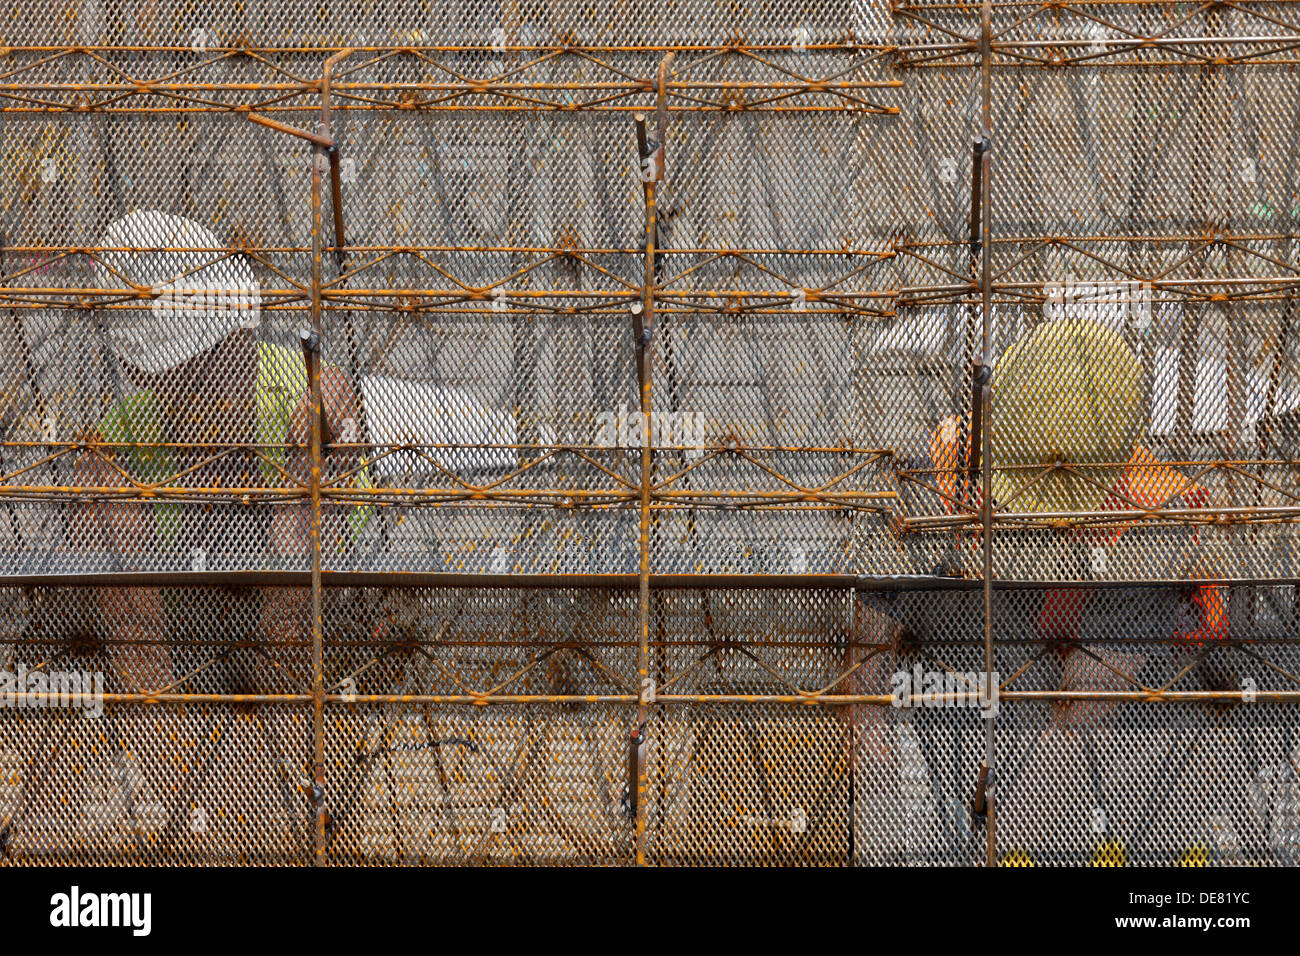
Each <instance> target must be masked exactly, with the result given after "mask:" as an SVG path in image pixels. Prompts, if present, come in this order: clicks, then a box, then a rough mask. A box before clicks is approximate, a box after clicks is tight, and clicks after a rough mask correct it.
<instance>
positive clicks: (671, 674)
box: [0, 0, 1300, 865]
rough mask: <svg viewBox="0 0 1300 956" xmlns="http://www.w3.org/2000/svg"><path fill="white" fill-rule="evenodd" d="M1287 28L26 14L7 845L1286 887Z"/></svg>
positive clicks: (1017, 15) (938, 12) (1165, 5)
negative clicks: (1251, 881)
mask: <svg viewBox="0 0 1300 956" xmlns="http://www.w3.org/2000/svg"><path fill="white" fill-rule="evenodd" d="M1292 7H1293V5H1291V4H1286V3H1275V2H1266V0H1258V2H1242V3H1234V4H1231V5H1227V6H1225V5H1221V4H1219V5H1213V4H1212V5H1202V6H1197V5H1187V4H1182V3H1174V2H1143V3H1107V2H1093V0H1078V2H1070V3H1063V4H1043V3H1037V2H1029V0H1026V2H1011V3H1001V2H1000V3H997V4H994V5H992V6H991V8H990V9H989V14H990V24H989V34H988V36H987V38H985V39H987V41H988V42H987V43H986V44H982V43H981V40H982V36H981V31H982V29H983V28H982V17H981V14H982V10H981V8H980V7H979V6H978V5H971V4H961V3H949V2H939V0H933V2H932V0H911V2H897V3H890V4H886V3H883V2H874V0H810V2H806V3H795V4H790V3H779V2H762V3H749V4H718V3H713V2H707V0H703V2H699V3H695V4H687V5H682V4H678V3H675V2H660V0H649V2H634V3H594V4H593V3H586V2H576V0H554V2H538V3H528V4H523V5H520V4H517V3H504V2H496V0H487V2H478V3H475V2H462V3H452V4H448V3H434V2H424V0H421V2H415V0H404V2H400V3H384V4H378V3H369V2H367V3H337V2H317V0H312V2H299V0H294V2H290V3H287V4H285V3H269V2H245V3H241V4H238V5H236V6H233V7H230V8H224V7H220V6H217V5H212V4H192V3H188V2H186V3H165V2H164V3H160V2H156V0H150V2H139V3H135V2H108V0H75V2H72V0H70V2H62V3H54V4H49V3H40V4H38V3H33V2H30V0H10V2H7V3H5V4H4V6H3V12H4V22H5V23H6V31H5V37H4V41H3V45H2V46H0V165H2V166H3V168H4V169H5V170H6V175H5V177H4V178H3V180H0V312H2V313H3V314H2V315H0V507H2V508H3V514H0V579H3V580H0V587H2V588H8V589H7V590H0V609H2V610H0V613H2V614H3V622H4V624H3V632H2V633H0V651H2V652H3V654H2V655H0V656H2V657H3V660H2V661H0V664H3V665H4V666H3V667H0V670H5V672H6V674H15V675H16V674H17V673H18V672H21V673H22V674H23V675H27V676H30V675H31V674H32V673H39V674H41V675H42V679H48V677H49V675H55V674H57V675H60V676H59V677H58V680H60V681H67V680H72V678H74V677H75V678H76V679H77V680H78V681H82V682H83V683H82V684H80V685H78V686H82V687H83V689H85V686H86V685H84V680H86V679H92V678H96V675H98V680H99V683H98V684H93V683H92V685H91V687H92V688H97V690H94V692H93V693H89V696H86V695H82V696H77V694H76V693H75V692H74V693H73V694H72V697H71V698H69V699H64V698H67V696H68V695H67V694H62V697H60V696H59V694H61V693H62V692H63V691H64V690H66V689H67V688H66V687H65V686H64V684H59V685H58V687H57V688H49V690H56V689H57V691H58V693H55V694H53V696H51V695H50V694H49V693H45V692H41V691H40V690H39V688H38V689H37V691H36V696H35V697H32V696H31V693H28V694H27V696H26V697H24V698H23V701H22V706H17V705H15V706H13V707H12V708H11V707H8V706H7V705H6V707H4V708H0V852H3V854H4V858H5V859H6V860H7V861H10V862H17V863H47V862H50V863H52V862H89V863H96V862H143V861H167V862H182V863H241V862H242V863H257V862H264V863H309V862H337V863H357V864H383V863H409V864H421V863H453V864H454V863H488V864H561V863H570V864H592V863H600V864H632V863H642V862H650V863H661V864H673V865H684V864H698V863H708V864H727V863H749V864H832V865H871V864H908V865H943V864H947V865H955V864H976V863H981V862H986V861H988V860H989V859H990V858H992V859H993V860H996V861H1000V862H1002V863H1004V864H1034V865H1044V864H1067V865H1089V864H1095V865H1115V864H1123V865H1127V864H1137V863H1150V864H1159V865H1168V864H1201V863H1218V864H1234V863H1290V862H1295V849H1296V836H1295V834H1296V832H1297V829H1298V826H1297V823H1296V821H1295V819H1294V813H1293V810H1294V804H1295V802H1296V801H1295V787H1296V776H1295V775H1296V760H1297V757H1296V754H1297V747H1298V746H1300V740H1298V739H1297V733H1296V720H1295V704H1296V700H1297V691H1298V690H1300V688H1298V687H1297V681H1300V677H1298V676H1297V675H1300V661H1298V660H1296V653H1295V647H1294V645H1293V644H1292V643H1291V641H1292V640H1293V634H1294V629H1295V620H1294V595H1293V590H1294V589H1293V587H1292V586H1291V585H1290V584H1289V583H1288V582H1291V581H1293V580H1294V579H1295V578H1296V569H1297V567H1300V563H1298V559H1300V555H1298V554H1297V551H1296V548H1297V544H1296V542H1297V537H1296V535H1295V531H1294V521H1295V519H1296V516H1297V515H1300V510H1298V506H1300V498H1298V497H1297V495H1296V486H1297V482H1296V466H1297V459H1298V458H1300V456H1298V454H1297V441H1298V440H1300V424H1298V423H1300V351H1298V349H1300V346H1298V345H1297V343H1298V342H1300V337H1298V333H1297V329H1296V325H1297V322H1296V317H1295V315H1294V314H1293V312H1294V303H1293V292H1294V286H1295V280H1296V278H1297V267H1298V266H1297V248H1296V241H1295V237H1294V235H1293V234H1294V233H1295V225H1296V218H1297V215H1298V214H1300V206H1298V205H1297V203H1300V199H1298V198H1297V197H1298V196H1300V182H1298V181H1297V165H1296V161H1295V156H1296V154H1297V151H1296V142H1295V138H1296V136H1295V129H1296V127H1297V124H1296V122H1295V121H1294V120H1295V119H1296V117H1295V115H1294V114H1295V108H1294V106H1293V104H1294V102H1296V101H1297V96H1296V93H1297V92H1298V91H1297V90H1296V88H1295V87H1296V80H1295V72H1294V71H1295V67H1296V65H1297V60H1296V57H1295V48H1296V45H1297V43H1298V42H1300V19H1297V17H1296V15H1295V12H1294V10H1293V9H1292ZM986 70H987V84H986V82H985V71H986ZM983 136H987V137H988V143H985V142H984V141H983V140H982V139H980V137H983ZM973 138H974V142H973ZM986 145H987V146H989V147H990V151H987V152H986V151H985V146H986ZM982 157H984V158H988V161H989V164H990V165H989V167H988V176H987V178H986V179H984V178H981V175H980V172H981V162H982ZM985 252H987V268H985V260H984V254H985ZM985 364H986V365H987V366H988V387H989V393H988V396H987V398H988V408H987V411H985V410H984V408H983V407H982V401H983V397H984V396H983V395H982V394H981V386H982V384H983V383H984V381H985V378H984V372H983V367H984V365H985ZM317 397H319V399H320V402H319V405H318V404H317ZM985 438H987V440H988V443H989V446H988V447H989V455H988V456H987V457H988V460H987V461H984V460H983V457H984V456H983V455H982V454H980V453H979V452H978V451H977V450H976V449H978V448H979V443H980V442H981V441H982V440H983V439H985ZM986 477H987V481H988V484H987V490H986V485H985V479H986ZM986 496H987V497H988V498H989V501H988V505H989V515H988V518H989V520H988V524H987V526H986V523H985V520H984V506H985V503H986V501H985V499H986ZM986 542H987V547H986ZM90 575H100V576H101V577H100V579H98V580H96V579H92V578H88V577H87V576H90ZM855 576H856V577H855ZM985 582H987V583H988V584H989V586H990V589H991V593H992V599H991V610H990V612H989V613H988V614H986V610H985V605H984V601H983V594H982V590H981V585H982V584H984V583H985ZM54 585H60V586H59V587H56V586H54ZM63 585H78V586H76V587H71V586H68V587H62V586H63ZM317 609H319V615H317V614H316V611H317ZM986 652H987V653H991V655H992V668H993V669H994V670H996V672H997V674H996V676H995V677H994V678H992V680H993V682H994V684H995V685H996V686H997V687H998V689H999V691H1000V693H999V695H998V698H997V700H996V703H995V706H994V707H993V709H992V710H990V709H989V702H988V701H987V700H983V701H982V702H981V700H979V699H973V698H972V695H974V698H978V697H979V694H978V693H977V692H979V691H980V690H981V689H983V691H985V692H987V691H988V690H989V683H988V681H989V678H988V675H986V674H985V673H984V671H985V670H986ZM27 689H28V691H31V687H30V686H28V688H27ZM0 690H2V689H0ZM74 691H75V687H74ZM43 694H44V695H43ZM986 696H987V694H986ZM42 701H44V702H45V703H41V702H42ZM101 705H102V709H103V715H102V716H98V717H94V718H88V717H84V716H81V715H80V714H79V713H78V712H77V711H78V710H82V711H85V710H86V709H87V708H90V709H96V708H98V707H99V706H101ZM990 759H991V760H992V766H991V771H992V773H991V776H990V777H989V778H988V779H989V780H991V790H989V791H988V792H989V793H990V794H991V795H992V807H993V810H992V813H993V816H992V820H993V821H994V824H995V826H994V831H995V840H993V841H990V840H989V832H990V830H989V818H988V817H987V809H986V808H985V807H984V806H983V805H981V804H980V802H979V801H976V800H974V798H975V796H976V793H977V791H978V790H979V787H980V786H981V784H979V783H978V781H981V780H984V779H985V777H984V773H985V771H986V770H987V769H990V768H987V767H986V766H985V764H986V762H987V761H989V760H990ZM981 792H982V791H981Z"/></svg>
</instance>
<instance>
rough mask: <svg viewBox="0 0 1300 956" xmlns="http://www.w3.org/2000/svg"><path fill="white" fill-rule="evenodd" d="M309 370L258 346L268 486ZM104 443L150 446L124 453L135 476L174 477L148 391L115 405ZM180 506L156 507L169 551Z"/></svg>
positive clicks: (355, 523) (362, 518) (259, 415)
mask: <svg viewBox="0 0 1300 956" xmlns="http://www.w3.org/2000/svg"><path fill="white" fill-rule="evenodd" d="M308 384H309V383H308V381H307V366H306V363H305V362H304V361H303V357H302V355H301V353H299V352H295V351H294V350H292V349H287V348H284V347H282V346H279V345H273V344H271V343H269V342H261V341H259V342H258V343H257V380H256V383H255V384H254V386H253V387H254V404H255V420H256V424H255V428H256V435H255V439H254V440H255V442H256V443H257V445H259V446H260V451H261V452H262V454H264V455H265V456H266V458H267V459H269V461H262V462H261V466H262V474H263V476H264V477H265V479H266V482H267V484H279V483H280V481H281V475H280V472H279V470H278V468H277V466H279V467H283V466H284V463H285V459H286V452H287V449H286V448H284V447H283V446H284V444H285V443H286V441H287V439H288V436H289V419H290V417H291V416H292V415H293V410H294V408H295V407H296V406H297V404H298V401H299V400H300V398H301V397H302V394H303V393H304V392H305V391H306V390H307V387H308ZM97 431H98V433H99V437H100V439H101V440H102V441H106V442H139V443H141V444H143V445H145V446H149V445H152V446H154V447H137V448H130V449H124V451H125V457H126V458H127V460H128V461H129V462H130V463H131V470H132V471H133V473H134V474H135V476H136V477H137V478H138V479H140V480H141V481H146V482H156V481H161V480H163V479H164V478H166V477H167V476H168V475H170V474H174V473H175V456H174V454H173V452H174V449H171V448H166V447H158V446H159V444H160V443H162V442H165V441H167V440H168V439H167V437H166V435H165V434H164V426H163V417H162V414H161V412H160V410H159V403H158V397H157V395H155V394H154V392H153V390H152V389H145V390H143V391H139V392H136V393H135V394H134V395H129V396H127V397H126V398H124V399H122V400H120V401H118V402H115V403H114V404H113V405H112V407H110V408H109V410H108V412H107V413H106V414H105V415H104V417H103V418H102V419H100V421H99V424H98V426H97ZM354 483H355V486H357V487H363V488H368V487H370V486H371V485H370V475H369V469H367V468H365V467H362V469H361V470H360V471H359V472H358V473H357V477H356V478H355V479H354ZM372 511H373V509H372V508H369V507H366V506H364V505H358V506H354V507H353V508H352V509H351V511H350V513H349V515H348V521H349V523H350V524H351V526H352V533H353V536H354V537H355V536H356V535H357V534H359V533H360V532H361V529H362V528H364V527H365V525H366V522H367V521H369V520H370V515H371V512H372ZM180 513H181V506H180V505H179V504H178V503H176V502H159V503H157V504H155V505H154V515H155V519H156V520H157V522H158V533H159V538H160V541H161V543H162V545H163V546H164V547H169V546H170V545H171V543H172V541H173V540H174V539H175V536H176V531H177V529H178V528H179V521H180Z"/></svg>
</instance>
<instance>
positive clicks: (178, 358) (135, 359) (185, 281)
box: [95, 209, 261, 374]
mask: <svg viewBox="0 0 1300 956" xmlns="http://www.w3.org/2000/svg"><path fill="white" fill-rule="evenodd" d="M101 245H102V246H103V247H104V249H105V251H104V252H102V253H100V254H99V258H98V259H97V260H96V262H95V281H96V284H97V285H98V287H99V288H101V289H120V288H123V287H125V286H134V287H136V288H139V289H143V290H147V291H148V292H149V293H151V294H152V298H151V300H150V304H149V308H148V309H144V308H139V309H108V310H105V315H106V316H107V325H108V337H109V341H110V343H111V344H112V347H113V351H114V352H115V353H116V354H117V356H118V358H119V359H121V360H122V361H124V362H128V363H130V364H131V365H134V366H135V367H137V368H139V369H142V370H143V371H145V372H148V373H150V374H157V373H159V372H164V371H167V370H168V369H172V368H175V367H176V366H178V365H181V364H183V363H185V362H187V361H189V360H190V359H192V358H194V357H195V356H196V355H199V354H200V353H202V352H204V351H206V350H207V349H209V348H211V347H212V346H214V345H216V344H217V343H218V342H220V341H221V340H222V339H223V338H225V337H226V336H227V335H229V334H230V333H231V332H232V331H234V330H235V329H236V328H239V327H241V326H243V327H245V328H253V327H255V326H256V325H257V323H258V321H259V318H260V314H261V293H260V289H259V287H258V285H257V282H256V280H255V279H254V278H253V270H252V268H251V267H250V266H249V264H248V261H247V260H246V259H244V257H243V256H239V255H231V254H230V253H229V252H226V251H223V246H222V243H221V242H219V241H218V240H217V238H216V236H214V235H213V234H212V233H211V232H209V231H208V230H207V229H205V228H204V227H203V226H201V225H199V224H198V223H197V222H194V221H193V220H191V219H186V218H184V217H182V216H172V215H169V214H168V213H165V212H159V211H158V210H156V209H147V210H137V211H135V212H133V213H130V214H129V215H126V216H123V217H122V218H121V219H117V220H114V221H113V222H111V223H110V224H109V226H108V228H107V229H106V230H105V232H104V239H103V242H102V243H101Z"/></svg>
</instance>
